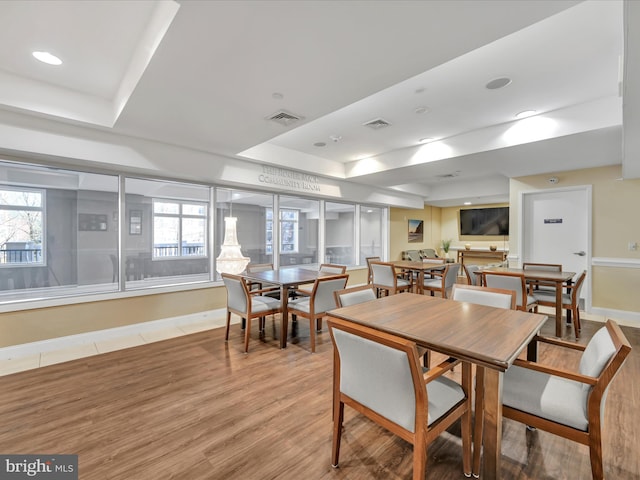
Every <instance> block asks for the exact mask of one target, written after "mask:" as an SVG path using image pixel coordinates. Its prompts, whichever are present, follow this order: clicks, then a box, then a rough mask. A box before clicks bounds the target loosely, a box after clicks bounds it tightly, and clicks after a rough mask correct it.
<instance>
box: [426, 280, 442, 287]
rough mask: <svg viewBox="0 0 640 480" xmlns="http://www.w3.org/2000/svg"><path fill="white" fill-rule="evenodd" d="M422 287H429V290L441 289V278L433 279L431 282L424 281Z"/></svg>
mask: <svg viewBox="0 0 640 480" xmlns="http://www.w3.org/2000/svg"><path fill="white" fill-rule="evenodd" d="M424 286H425V287H430V288H442V278H434V279H433V280H425V281H424Z"/></svg>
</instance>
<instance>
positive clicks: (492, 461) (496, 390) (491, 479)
mask: <svg viewBox="0 0 640 480" xmlns="http://www.w3.org/2000/svg"><path fill="white" fill-rule="evenodd" d="M503 375H504V374H503V372H501V371H499V370H495V369H493V368H486V369H485V371H484V399H483V400H484V422H483V441H482V444H483V448H484V450H483V457H484V463H483V466H482V478H483V479H484V480H499V479H500V478H502V475H501V471H500V455H501V449H502V377H503Z"/></svg>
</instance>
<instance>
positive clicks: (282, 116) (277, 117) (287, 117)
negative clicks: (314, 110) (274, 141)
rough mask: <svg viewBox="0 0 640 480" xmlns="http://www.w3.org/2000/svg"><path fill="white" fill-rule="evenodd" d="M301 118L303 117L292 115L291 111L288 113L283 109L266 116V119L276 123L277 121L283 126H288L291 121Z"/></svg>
mask: <svg viewBox="0 0 640 480" xmlns="http://www.w3.org/2000/svg"><path fill="white" fill-rule="evenodd" d="M302 119H303V117H300V116H298V115H294V114H293V113H289V112H287V111H285V110H280V111H278V112H276V113H274V114H273V115H271V116H269V117H267V120H272V121H274V122H276V123H279V124H280V125H284V126H285V127H288V126H289V125H291V124H292V123H295V122H298V121H300V120H302Z"/></svg>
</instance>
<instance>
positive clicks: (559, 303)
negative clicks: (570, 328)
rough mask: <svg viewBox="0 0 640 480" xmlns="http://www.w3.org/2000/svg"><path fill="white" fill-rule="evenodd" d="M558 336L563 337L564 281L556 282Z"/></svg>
mask: <svg viewBox="0 0 640 480" xmlns="http://www.w3.org/2000/svg"><path fill="white" fill-rule="evenodd" d="M556 337H562V283H561V282H560V283H556Z"/></svg>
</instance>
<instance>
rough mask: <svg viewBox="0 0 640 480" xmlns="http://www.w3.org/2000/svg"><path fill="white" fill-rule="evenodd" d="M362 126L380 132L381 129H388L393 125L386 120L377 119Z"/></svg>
mask: <svg viewBox="0 0 640 480" xmlns="http://www.w3.org/2000/svg"><path fill="white" fill-rule="evenodd" d="M362 125H363V126H365V127H369V128H373V129H374V130H380V129H381V128H385V127H388V126H390V125H391V124H390V123H389V122H387V121H386V120H385V119H384V118H375V119H373V120H370V121H368V122H367V123H363V124H362Z"/></svg>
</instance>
